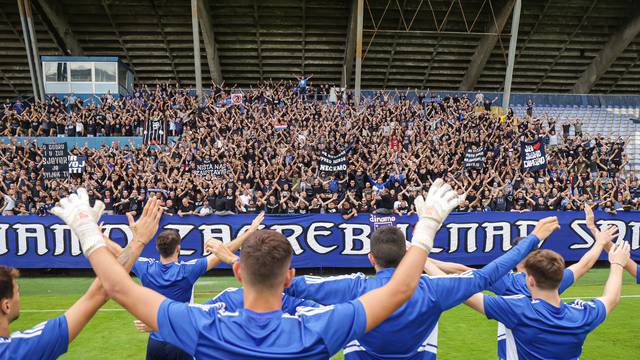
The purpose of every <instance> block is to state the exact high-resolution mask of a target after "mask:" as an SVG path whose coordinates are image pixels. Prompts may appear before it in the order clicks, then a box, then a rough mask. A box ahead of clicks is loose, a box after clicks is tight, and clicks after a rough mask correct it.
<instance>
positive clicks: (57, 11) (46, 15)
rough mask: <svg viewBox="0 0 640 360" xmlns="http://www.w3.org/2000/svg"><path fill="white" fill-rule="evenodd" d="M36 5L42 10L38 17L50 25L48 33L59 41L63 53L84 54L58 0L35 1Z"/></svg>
mask: <svg viewBox="0 0 640 360" xmlns="http://www.w3.org/2000/svg"><path fill="white" fill-rule="evenodd" d="M37 5H39V8H40V9H41V10H42V11H41V12H40V15H41V16H42V18H43V19H46V21H45V23H46V22H49V23H50V25H51V27H52V28H51V27H50V31H51V33H52V34H53V35H54V38H56V39H59V40H60V41H61V43H62V44H61V45H62V47H63V48H64V51H65V52H66V53H67V54H68V55H82V54H84V50H82V46H80V42H78V38H76V35H75V34H74V33H73V31H71V26H70V25H69V21H67V15H66V14H65V13H64V10H63V7H62V5H61V4H60V2H59V0H37ZM48 27H49V26H48Z"/></svg>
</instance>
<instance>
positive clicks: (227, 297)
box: [204, 287, 321, 315]
mask: <svg viewBox="0 0 640 360" xmlns="http://www.w3.org/2000/svg"><path fill="white" fill-rule="evenodd" d="M243 296H244V289H243V288H233V287H232V288H227V289H224V290H222V292H220V293H219V294H218V295H216V296H215V297H214V298H211V299H209V300H208V301H207V302H205V303H204V305H217V306H218V307H219V308H221V309H224V310H225V311H227V312H235V311H238V310H239V309H242V308H244V298H243ZM320 306H321V305H320V304H318V303H316V302H314V301H310V300H304V299H298V298H294V297H293V296H289V295H287V294H282V312H284V313H287V314H291V315H295V314H296V312H297V311H298V309H299V308H305V307H307V308H313V307H320Z"/></svg>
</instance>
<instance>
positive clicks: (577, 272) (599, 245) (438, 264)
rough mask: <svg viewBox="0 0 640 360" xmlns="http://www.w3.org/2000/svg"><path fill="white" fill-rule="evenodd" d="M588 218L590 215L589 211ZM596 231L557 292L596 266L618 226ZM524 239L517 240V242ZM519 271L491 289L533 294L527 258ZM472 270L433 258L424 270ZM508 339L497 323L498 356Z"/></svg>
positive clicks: (504, 351)
mask: <svg viewBox="0 0 640 360" xmlns="http://www.w3.org/2000/svg"><path fill="white" fill-rule="evenodd" d="M587 218H589V214H588V212H587ZM593 233H594V234H595V239H596V241H595V243H594V244H593V246H592V247H591V249H589V251H587V252H586V253H585V254H584V255H583V256H582V258H580V261H578V262H577V263H575V264H573V265H571V266H569V267H567V268H566V269H564V272H563V275H562V281H561V282H560V287H559V288H558V292H559V293H560V294H562V293H563V292H564V291H565V290H566V289H568V288H569V287H571V285H573V283H574V282H576V281H578V280H579V279H580V278H581V277H582V276H583V275H584V274H586V273H587V271H589V270H590V269H591V268H592V267H593V265H594V264H595V263H596V261H598V258H599V257H600V253H602V250H603V248H604V247H605V246H607V245H610V244H611V241H612V240H613V239H614V238H615V233H616V228H615V227H609V228H608V229H607V230H606V231H602V232H600V231H598V230H597V229H596V230H595V231H594V232H593ZM520 239H522V238H516V239H514V243H517V242H518V241H520ZM516 269H517V272H510V273H509V274H507V275H506V276H504V277H502V278H501V279H500V280H498V281H497V282H496V283H494V284H493V285H491V286H490V287H489V289H488V290H489V291H492V292H493V293H494V294H496V295H500V296H513V295H524V296H526V297H529V298H530V297H531V292H530V291H529V288H527V283H526V274H525V269H524V261H521V262H520V263H519V264H518V265H517V266H516ZM469 270H472V268H470V267H467V266H464V265H462V264H457V263H451V262H444V261H438V260H434V259H429V260H427V265H426V266H425V272H426V273H427V274H429V275H441V274H450V273H454V274H455V273H463V272H466V271H469ZM507 342H509V343H510V344H513V341H512V334H511V331H510V330H509V329H508V328H505V326H504V324H502V323H500V322H499V323H498V359H506V358H507Z"/></svg>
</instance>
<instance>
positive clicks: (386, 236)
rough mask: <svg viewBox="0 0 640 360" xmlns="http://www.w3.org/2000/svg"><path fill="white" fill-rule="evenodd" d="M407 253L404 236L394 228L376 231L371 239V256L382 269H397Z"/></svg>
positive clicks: (388, 227)
mask: <svg viewBox="0 0 640 360" xmlns="http://www.w3.org/2000/svg"><path fill="white" fill-rule="evenodd" d="M406 252H407V245H406V243H405V239H404V234H403V233H402V231H400V229H398V228H397V227H395V226H385V227H381V228H379V229H377V230H376V231H375V232H374V233H373V236H372V237H371V255H373V258H374V259H375V260H376V264H377V265H378V266H380V267H382V268H392V267H397V266H398V265H399V264H400V261H401V260H402V258H403V257H404V254H405V253H406Z"/></svg>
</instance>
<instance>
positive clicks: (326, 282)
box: [285, 235, 539, 359]
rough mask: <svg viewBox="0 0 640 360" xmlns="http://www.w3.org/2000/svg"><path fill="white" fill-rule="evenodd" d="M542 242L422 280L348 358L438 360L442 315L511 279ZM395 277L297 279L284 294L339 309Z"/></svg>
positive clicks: (533, 240)
mask: <svg viewBox="0 0 640 360" xmlns="http://www.w3.org/2000/svg"><path fill="white" fill-rule="evenodd" d="M538 243H539V240H538V238H537V237H536V236H535V235H530V236H528V237H527V238H525V239H524V240H523V241H521V242H520V243H519V244H518V245H517V246H515V247H514V248H513V249H512V250H511V251H509V252H508V253H506V254H505V255H503V256H501V257H500V258H498V259H496V260H494V261H493V262H491V263H490V264H489V265H487V266H485V267H484V268H482V269H479V270H472V271H468V272H466V273H463V274H459V275H446V276H427V275H423V276H422V277H421V278H420V282H419V283H418V287H417V289H416V291H415V292H414V294H413V296H412V297H411V299H409V301H408V302H406V303H405V304H404V305H402V306H401V307H400V308H399V309H398V310H396V312H394V313H393V314H392V315H391V316H390V317H389V318H388V319H387V320H385V321H384V322H383V323H382V324H380V325H379V326H378V327H376V328H375V329H373V330H371V331H370V332H368V333H367V335H365V336H363V337H361V338H358V339H357V341H354V342H352V343H349V344H348V345H347V347H346V348H345V350H344V355H345V359H435V357H436V353H437V349H438V343H437V336H438V335H437V334H438V330H437V324H438V320H439V318H440V314H442V312H444V311H445V310H448V309H450V308H452V307H454V306H457V305H459V304H461V303H462V302H464V301H465V300H466V299H467V298H469V297H470V296H471V295H473V294H475V293H477V292H479V291H482V290H484V289H486V288H487V287H488V286H489V285H490V284H492V283H493V282H495V281H497V280H498V279H500V278H501V277H502V276H504V275H505V274H507V273H508V272H509V271H510V270H511V269H513V268H514V267H515V266H516V265H517V264H518V263H519V262H520V261H521V260H522V259H523V258H524V257H525V256H526V255H527V254H528V253H529V252H530V251H531V250H533V249H534V248H535V247H536V246H537V245H538ZM393 272H394V269H383V270H381V271H379V272H378V273H377V274H376V276H375V277H373V278H372V277H366V276H365V275H364V274H360V273H359V274H352V275H342V276H334V277H328V278H322V277H316V276H303V277H296V278H295V279H294V280H293V282H292V284H291V287H289V288H288V289H285V293H287V294H289V295H292V296H295V297H299V298H304V299H310V300H313V301H317V302H319V303H321V304H325V305H326V304H335V303H340V302H344V301H348V300H350V299H355V298H357V297H359V296H361V295H363V294H365V293H367V292H369V291H371V290H374V289H377V288H379V287H381V286H383V285H384V284H386V283H387V282H389V280H390V279H391V276H392V275H393ZM398 334H405V335H403V336H398ZM409 334H410V336H409Z"/></svg>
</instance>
